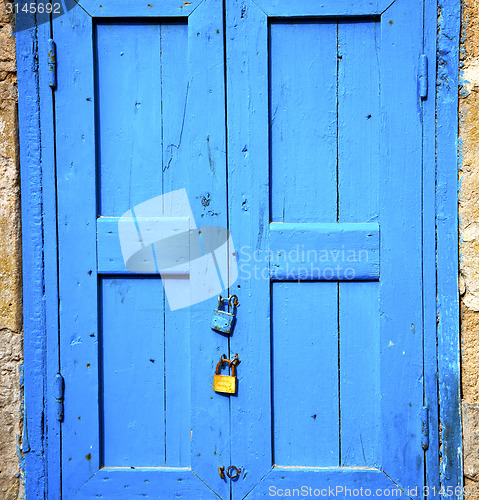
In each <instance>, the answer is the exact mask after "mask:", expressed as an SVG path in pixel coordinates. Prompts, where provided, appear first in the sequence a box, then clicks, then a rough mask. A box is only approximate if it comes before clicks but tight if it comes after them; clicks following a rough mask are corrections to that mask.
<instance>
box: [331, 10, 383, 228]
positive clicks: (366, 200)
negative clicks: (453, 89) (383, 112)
mask: <svg viewBox="0 0 479 500" xmlns="http://www.w3.org/2000/svg"><path fill="white" fill-rule="evenodd" d="M379 41H380V32H379V23H377V22H376V21H375V20H371V19H367V18H366V19H358V20H356V21H354V20H353V21H345V22H340V23H338V191H339V193H338V198H339V207H338V213H339V217H338V219H339V222H371V221H374V220H377V219H378V216H379V197H378V193H379V167H380V156H379V143H380V131H379V123H380V119H381V117H380V111H379V96H380V87H379V50H380V47H379Z"/></svg>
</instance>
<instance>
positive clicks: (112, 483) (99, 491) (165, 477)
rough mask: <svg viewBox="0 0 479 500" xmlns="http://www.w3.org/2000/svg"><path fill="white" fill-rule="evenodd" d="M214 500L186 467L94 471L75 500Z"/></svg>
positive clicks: (205, 487)
mask: <svg viewBox="0 0 479 500" xmlns="http://www.w3.org/2000/svg"><path fill="white" fill-rule="evenodd" d="M158 492H162V493H161V495H162V496H161V497H160V498H185V499H191V498H201V499H205V500H208V499H217V498H218V496H217V495H215V493H213V492H212V491H211V490H210V489H208V487H207V486H206V485H205V484H204V483H203V482H202V481H201V480H200V479H199V478H198V477H197V476H196V474H194V473H192V472H191V470H189V469H187V468H183V469H179V468H177V469H173V468H163V469H160V468H151V469H148V468H138V469H130V468H108V467H105V468H102V469H101V470H99V471H98V472H96V473H95V474H94V475H93V476H92V477H91V478H90V479H89V481H88V482H87V483H86V484H85V485H84V487H83V488H82V489H81V490H80V491H79V492H78V493H77V494H76V495H75V498H95V497H97V496H101V498H105V499H106V500H114V499H116V498H122V497H125V496H126V497H127V498H131V497H135V496H137V497H141V498H151V499H157V498H159V494H158Z"/></svg>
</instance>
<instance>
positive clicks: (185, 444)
mask: <svg viewBox="0 0 479 500" xmlns="http://www.w3.org/2000/svg"><path fill="white" fill-rule="evenodd" d="M160 34H161V42H160V49H161V56H160V57H161V124H162V138H161V140H162V164H161V167H162V172H163V179H162V182H163V186H162V190H163V193H168V192H170V191H175V190H177V189H182V188H185V187H186V185H188V186H190V184H189V182H188V181H187V179H188V177H189V175H190V174H189V171H190V169H192V168H194V167H193V165H191V163H190V161H191V159H190V158H188V155H187V154H186V148H185V144H186V142H185V138H186V134H185V122H186V120H187V114H186V113H187V105H188V91H189V84H188V81H189V79H188V26H187V25H186V24H184V25H181V24H176V23H166V24H162V25H161V28H160ZM190 189H191V188H189V189H188V193H187V194H189V195H193V198H192V197H191V196H190V203H192V202H196V204H197V205H198V204H199V203H198V200H196V199H195V198H194V196H195V195H196V196H198V194H197V193H195V192H191V191H190ZM223 189H224V187H223ZM164 215H165V216H166V215H171V216H175V215H176V214H174V213H171V214H168V213H165V214H164ZM191 225H192V226H193V221H191ZM163 279H166V278H163ZM164 301H165V304H164V305H165V332H164V335H165V353H164V356H165V391H166V393H165V424H166V464H167V466H169V467H188V466H190V464H191V458H190V450H191V377H193V376H194V373H193V372H191V370H190V366H191V357H190V335H195V331H196V330H194V329H193V330H190V328H189V325H190V312H189V310H188V309H181V310H179V311H174V312H172V311H171V310H170V308H169V304H168V301H167V299H166V297H165V298H164Z"/></svg>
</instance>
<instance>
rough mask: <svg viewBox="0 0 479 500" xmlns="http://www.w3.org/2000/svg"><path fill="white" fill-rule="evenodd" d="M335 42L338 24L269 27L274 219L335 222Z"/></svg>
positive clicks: (297, 23)
mask: <svg viewBox="0 0 479 500" xmlns="http://www.w3.org/2000/svg"><path fill="white" fill-rule="evenodd" d="M336 45H337V32H336V23H335V22H330V21H315V22H314V23H310V22H303V21H299V20H294V21H288V22H272V23H271V25H270V145H271V152H270V155H271V158H270V161H271V179H270V180H271V195H270V196H271V220H272V221H273V222H334V221H336V215H337V213H336V212H337V206H336V205H337V203H336V201H337V189H336V183H337V178H336V136H337V120H336V107H337V104H336V98H337V95H336V94H337V88H336V87H337V86H336V83H337V59H336V53H337V48H336ZM293 68H294V70H292V69H293Z"/></svg>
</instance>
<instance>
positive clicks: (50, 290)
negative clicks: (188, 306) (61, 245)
mask: <svg viewBox="0 0 479 500" xmlns="http://www.w3.org/2000/svg"><path fill="white" fill-rule="evenodd" d="M37 33H38V48H39V50H38V56H39V67H38V70H39V71H38V77H39V78H38V83H39V89H40V95H41V99H40V123H41V126H42V138H43V139H44V140H42V142H41V148H42V152H41V155H42V158H41V164H42V191H43V194H42V207H43V231H44V238H43V244H44V257H43V259H44V278H43V279H44V288H45V291H44V301H45V302H44V304H45V328H46V335H45V337H46V347H45V357H46V370H47V375H46V394H47V396H46V408H45V409H44V417H43V418H44V420H45V422H44V436H45V438H46V439H45V441H46V449H45V456H46V474H47V478H48V483H47V484H46V487H47V493H46V497H47V498H48V497H49V496H50V497H53V498H58V497H59V496H60V491H61V471H60V467H61V455H60V433H61V423H60V422H59V421H58V419H57V404H55V401H54V395H53V392H54V381H55V379H56V377H57V374H58V372H59V371H60V365H59V360H60V355H59V344H58V260H57V249H58V248H57V217H56V200H57V197H56V185H55V150H54V145H55V144H54V119H53V99H52V92H51V90H50V89H49V88H47V85H48V84H49V81H48V80H49V78H50V71H49V68H48V64H45V63H46V62H47V60H48V48H49V42H48V39H49V37H50V26H49V25H48V24H41V25H40V26H38V27H37ZM27 494H28V493H27ZM36 494H41V492H40V490H37V491H36Z"/></svg>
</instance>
